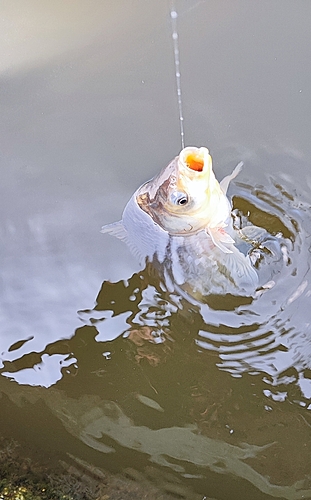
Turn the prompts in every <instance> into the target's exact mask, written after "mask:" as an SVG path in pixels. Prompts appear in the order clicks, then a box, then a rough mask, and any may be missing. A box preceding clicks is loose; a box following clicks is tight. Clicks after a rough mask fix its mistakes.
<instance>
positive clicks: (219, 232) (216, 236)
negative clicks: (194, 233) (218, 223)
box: [205, 227, 234, 253]
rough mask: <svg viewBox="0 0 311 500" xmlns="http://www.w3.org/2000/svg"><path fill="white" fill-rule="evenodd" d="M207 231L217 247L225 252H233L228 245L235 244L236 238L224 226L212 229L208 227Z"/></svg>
mask: <svg viewBox="0 0 311 500" xmlns="http://www.w3.org/2000/svg"><path fill="white" fill-rule="evenodd" d="M205 231H206V232H207V234H209V236H210V237H211V239H212V242H213V243H214V245H215V246H216V247H218V248H220V250H222V251H223V252H224V253H232V250H230V248H228V246H227V245H233V244H234V239H232V238H231V236H230V235H229V234H228V233H226V231H225V230H224V229H223V228H222V227H214V228H212V229H211V228H209V227H207V228H206V230H205Z"/></svg>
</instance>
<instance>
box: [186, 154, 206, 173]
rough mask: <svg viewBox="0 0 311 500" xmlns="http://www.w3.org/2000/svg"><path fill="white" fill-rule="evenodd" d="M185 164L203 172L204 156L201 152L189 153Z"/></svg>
mask: <svg viewBox="0 0 311 500" xmlns="http://www.w3.org/2000/svg"><path fill="white" fill-rule="evenodd" d="M184 161H185V164H186V165H187V167H188V168H190V169H191V170H195V171H196V172H202V170H203V167H204V156H203V155H202V154H200V153H199V152H197V153H196V152H193V153H190V154H188V155H187V156H186V157H185V160H184Z"/></svg>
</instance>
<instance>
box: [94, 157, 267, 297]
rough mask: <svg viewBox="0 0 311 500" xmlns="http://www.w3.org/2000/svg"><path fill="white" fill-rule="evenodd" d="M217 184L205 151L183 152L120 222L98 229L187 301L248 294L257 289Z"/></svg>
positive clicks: (227, 203) (225, 186)
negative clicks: (154, 267)
mask: <svg viewBox="0 0 311 500" xmlns="http://www.w3.org/2000/svg"><path fill="white" fill-rule="evenodd" d="M241 167H242V163H240V164H239V165H237V167H236V168H235V169H234V171H233V172H232V174H231V175H229V176H227V177H225V178H224V179H223V180H222V181H221V182H220V183H219V182H218V181H217V179H216V177H215V175H214V172H213V167H212V158H211V155H210V154H209V150H208V149H207V148H205V147H201V148H196V147H186V148H184V149H183V150H182V151H181V153H180V154H179V156H177V157H176V158H174V160H172V161H171V163H170V164H169V165H168V166H167V167H165V168H164V169H163V170H162V171H161V172H160V173H159V174H158V175H157V176H155V177H154V178H153V179H151V180H150V181H148V182H146V183H145V184H143V185H142V186H141V187H140V188H138V190H137V191H136V192H135V193H134V194H133V196H132V198H131V199H130V200H129V202H128V203H127V205H126V207H125V209H124V212H123V215H122V220H121V221H119V222H115V223H113V224H108V225H106V226H103V228H102V232H103V233H110V234H112V235H113V236H116V237H117V238H120V239H122V240H124V241H125V242H126V243H127V244H128V246H129V248H130V250H131V251H132V252H133V254H134V255H136V256H137V257H138V258H140V260H141V261H146V260H147V261H150V262H155V261H156V262H157V263H159V264H160V265H161V266H162V270H163V275H164V276H165V277H166V279H168V278H169V279H170V281H171V282H173V283H175V284H177V285H179V286H182V287H183V289H184V290H187V292H190V293H191V294H192V295H193V296H202V295H206V294H209V293H221V294H226V293H232V294H238V295H245V294H249V293H250V294H251V293H252V292H254V291H255V289H256V287H257V284H258V276H257V273H256V271H255V269H254V267H253V266H252V263H251V261H250V258H249V256H248V255H244V254H243V253H242V252H240V250H239V249H238V248H237V246H236V242H237V240H238V237H237V235H236V234H235V231H234V230H233V228H232V222H231V209H232V207H231V203H230V201H229V199H228V198H227V196H226V193H227V189H228V186H229V183H230V181H231V180H232V179H234V178H235V177H236V176H237V175H238V173H239V172H240V170H241Z"/></svg>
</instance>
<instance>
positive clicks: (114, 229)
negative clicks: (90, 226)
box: [100, 220, 127, 241]
mask: <svg viewBox="0 0 311 500" xmlns="http://www.w3.org/2000/svg"><path fill="white" fill-rule="evenodd" d="M100 232H101V233H108V234H111V236H115V237H116V238H119V240H122V241H126V240H127V231H126V229H125V227H124V225H123V222H122V220H119V221H118V222H113V223H112V224H106V225H105V226H103V227H102V228H101V230H100Z"/></svg>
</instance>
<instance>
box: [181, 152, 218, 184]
mask: <svg viewBox="0 0 311 500" xmlns="http://www.w3.org/2000/svg"><path fill="white" fill-rule="evenodd" d="M189 157H193V158H192V161H193V164H194V166H193V167H191V165H190V164H189V160H188V161H187V159H189ZM177 162H178V168H179V171H180V172H183V173H184V174H186V175H187V176H188V177H189V176H190V177H191V178H193V177H198V176H200V175H201V176H202V175H204V174H205V173H206V172H207V171H208V170H209V169H210V168H211V165H212V158H211V155H210V152H209V150H208V149H207V148H205V147H200V148H197V147H195V146H187V147H186V148H184V149H182V151H181V152H180V153H179V155H178V157H177ZM201 163H202V168H200V166H199V165H200V164H201Z"/></svg>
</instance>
